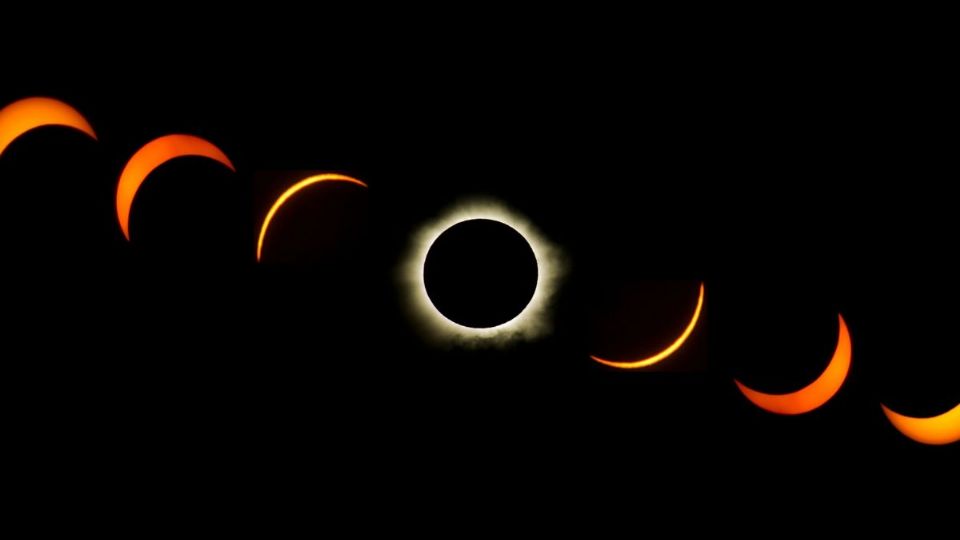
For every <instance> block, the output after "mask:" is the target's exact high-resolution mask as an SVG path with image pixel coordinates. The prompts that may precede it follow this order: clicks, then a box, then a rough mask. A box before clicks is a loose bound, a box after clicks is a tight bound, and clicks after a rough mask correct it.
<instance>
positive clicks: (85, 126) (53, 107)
mask: <svg viewBox="0 0 960 540" xmlns="http://www.w3.org/2000/svg"><path fill="white" fill-rule="evenodd" d="M42 126H66V127H71V128H73V129H76V130H79V131H82V132H84V133H86V134H87V135H89V136H90V137H92V138H93V139H94V140H96V139H97V134H96V133H94V131H93V128H92V127H90V123H89V122H87V119H86V118H84V117H83V115H82V114H80V113H79V112H77V110H76V109H74V108H73V107H71V106H70V105H67V104H66V103H64V102H62V101H59V100H56V99H52V98H45V97H30V98H24V99H21V100H19V101H14V102H13V103H11V104H9V105H7V106H6V107H4V108H3V109H0V155H2V154H3V151H4V150H6V149H7V147H8V146H10V143H12V142H13V141H14V140H16V139H17V137H19V136H21V135H23V134H24V133H26V132H28V131H30V130H31V129H35V128H38V127H42Z"/></svg>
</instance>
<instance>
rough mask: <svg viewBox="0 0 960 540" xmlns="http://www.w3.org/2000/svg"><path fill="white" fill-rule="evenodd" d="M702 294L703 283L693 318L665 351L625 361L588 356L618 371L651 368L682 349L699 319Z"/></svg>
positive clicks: (701, 307)
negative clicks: (618, 369)
mask: <svg viewBox="0 0 960 540" xmlns="http://www.w3.org/2000/svg"><path fill="white" fill-rule="evenodd" d="M703 293H704V286H703V283H701V284H700V297H699V298H698V299H697V307H696V308H694V310H693V317H692V318H691V319H690V322H689V323H688V324H687V327H686V328H685V329H684V330H683V333H681V334H680V337H678V338H677V339H676V340H675V341H674V342H673V343H671V344H670V346H669V347H667V348H666V349H664V350H662V351H660V352H658V353H657V354H655V355H653V356H650V357H648V358H642V359H640V360H627V361H617V360H606V359H604V358H600V357H599V356H592V355H591V356H590V358H592V359H594V360H595V361H597V362H600V363H601V364H604V365H607V366H610V367H615V368H620V369H639V368H645V367H648V366H652V365H654V364H656V363H657V362H660V361H661V360H663V359H664V358H666V357H668V356H670V355H671V354H673V353H675V352H676V351H677V349H679V348H680V347H682V346H683V344H684V343H685V342H686V341H687V338H689V337H690V334H692V333H693V329H694V328H696V326H697V321H698V320H699V319H700V310H701V309H703Z"/></svg>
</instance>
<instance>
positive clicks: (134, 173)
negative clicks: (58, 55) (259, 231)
mask: <svg viewBox="0 0 960 540" xmlns="http://www.w3.org/2000/svg"><path fill="white" fill-rule="evenodd" d="M186 156H199V157H206V158H210V159H212V160H214V161H217V162H219V163H222V164H223V165H225V166H226V167H227V168H228V169H230V170H231V171H234V172H236V169H235V168H234V167H233V163H231V162H230V159H229V158H228V157H227V156H226V154H224V153H223V151H221V150H220V149H219V148H217V147H216V146H215V145H214V144H213V143H211V142H209V141H206V140H204V139H201V138H200V137H195V136H193V135H166V136H163V137H159V138H157V139H154V140H152V141H150V142H149V143H147V144H145V145H144V146H143V147H142V148H141V149H140V150H137V153H135V154H134V155H133V157H131V158H130V161H128V162H127V165H126V166H125V167H124V168H123V172H121V173H120V181H119V183H118V184H117V220H118V221H119V222H120V230H122V231H123V236H124V237H125V238H126V239H127V240H130V207H131V206H132V205H133V198H134V197H135V196H136V195H137V190H138V189H140V185H141V184H143V182H144V180H146V179H147V176H149V175H150V173H152V172H153V171H154V170H155V169H156V168H157V167H159V166H161V165H163V164H164V163H166V162H168V161H170V160H171V159H174V158H178V157H186Z"/></svg>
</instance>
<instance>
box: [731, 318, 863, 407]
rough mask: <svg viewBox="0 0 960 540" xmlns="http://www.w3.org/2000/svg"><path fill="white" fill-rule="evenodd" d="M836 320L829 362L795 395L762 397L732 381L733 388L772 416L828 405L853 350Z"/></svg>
mask: <svg viewBox="0 0 960 540" xmlns="http://www.w3.org/2000/svg"><path fill="white" fill-rule="evenodd" d="M837 318H838V319H839V320H840V335H839V336H838V337H837V348H836V350H834V353H833V358H831V359H830V363H829V364H828V365H827V368H826V369H825V370H824V371H823V373H821V374H820V376H819V377H817V379H816V380H815V381H813V382H812V383H810V384H809V385H807V386H806V387H804V388H801V389H800V390H797V391H796V392H790V393H788V394H765V393H763V392H758V391H756V390H753V389H752V388H749V387H748V386H746V385H745V384H743V383H742V382H740V381H738V380H736V379H734V382H735V383H737V388H739V389H740V391H741V392H743V395H744V396H746V397H747V399H749V400H750V401H751V402H752V403H753V404H754V405H756V406H757V407H760V408H761V409H763V410H765V411H768V412H772V413H776V414H789V415H793V414H803V413H807V412H810V411H812V410H814V409H816V408H818V407H820V406H821V405H823V404H824V403H826V402H827V401H830V398H832V397H833V396H834V395H835V394H836V393H837V391H839V390H840V387H841V386H843V382H844V381H845V380H846V378H847V373H848V372H849V371H850V360H851V357H852V351H853V346H852V343H851V341H850V331H849V330H848V329H847V323H846V322H845V321H844V320H843V315H838V316H837Z"/></svg>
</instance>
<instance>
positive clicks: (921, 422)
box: [880, 403, 960, 444]
mask: <svg viewBox="0 0 960 540" xmlns="http://www.w3.org/2000/svg"><path fill="white" fill-rule="evenodd" d="M880 407H882V408H883V414H885V415H887V418H888V419H889V420H890V423H891V424H893V427H895V428H897V430H898V431H899V432H900V433H903V434H904V435H906V436H907V437H910V438H911V439H913V440H915V441H917V442H919V443H923V444H950V443H955V442H957V441H960V405H957V406H956V407H954V408H952V409H950V410H949V411H947V412H945V413H943V414H941V415H938V416H931V417H929V418H914V417H912V416H904V415H902V414H900V413H898V412H894V411H892V410H890V409H889V408H888V407H887V406H886V405H884V404H883V403H881V404H880Z"/></svg>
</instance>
